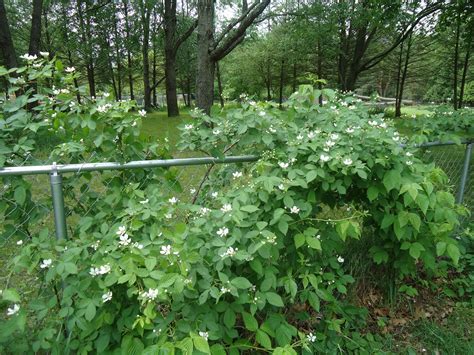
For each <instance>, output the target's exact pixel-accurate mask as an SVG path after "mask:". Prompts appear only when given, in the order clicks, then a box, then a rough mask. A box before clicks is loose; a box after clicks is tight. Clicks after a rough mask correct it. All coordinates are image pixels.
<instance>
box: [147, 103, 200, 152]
mask: <svg viewBox="0 0 474 355" xmlns="http://www.w3.org/2000/svg"><path fill="white" fill-rule="evenodd" d="M191 120H192V118H191V116H190V115H189V112H188V111H187V110H182V111H181V115H180V116H178V117H168V115H167V113H166V111H155V112H152V113H149V114H148V115H147V116H146V118H144V119H143V121H142V131H141V134H142V136H143V137H157V138H161V139H164V138H168V139H169V143H170V146H171V147H173V148H174V147H176V144H177V143H178V142H179V136H180V131H179V129H178V126H179V125H181V124H183V123H185V122H189V121H191ZM173 150H175V149H173Z"/></svg>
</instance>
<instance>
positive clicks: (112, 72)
mask: <svg viewBox="0 0 474 355" xmlns="http://www.w3.org/2000/svg"><path fill="white" fill-rule="evenodd" d="M104 36H105V38H106V43H107V48H108V52H107V62H108V63H107V64H108V67H109V70H110V77H111V78H112V88H113V89H114V96H115V100H119V98H118V97H119V94H118V89H117V82H116V80H115V75H114V66H113V64H112V57H111V55H110V42H109V41H108V40H107V34H104Z"/></svg>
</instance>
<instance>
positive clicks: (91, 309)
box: [84, 301, 96, 322]
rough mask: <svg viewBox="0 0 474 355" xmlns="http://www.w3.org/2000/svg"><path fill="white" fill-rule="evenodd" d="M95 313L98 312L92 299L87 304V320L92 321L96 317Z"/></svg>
mask: <svg viewBox="0 0 474 355" xmlns="http://www.w3.org/2000/svg"><path fill="white" fill-rule="evenodd" d="M95 313H96V310H95V305H94V303H93V302H92V301H90V302H89V303H88V304H87V307H86V312H85V313H84V317H85V318H86V320H87V321H89V322H90V321H91V320H92V319H93V318H94V316H95Z"/></svg>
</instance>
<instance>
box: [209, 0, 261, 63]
mask: <svg viewBox="0 0 474 355" xmlns="http://www.w3.org/2000/svg"><path fill="white" fill-rule="evenodd" d="M268 4H270V0H263V1H262V2H260V1H256V2H255V3H254V4H252V6H250V7H249V9H251V10H250V11H249V10H247V11H246V12H245V13H246V15H245V17H243V18H242V20H241V21H239V26H238V27H237V28H236V29H235V30H233V31H232V30H231V31H230V32H228V33H227V34H226V35H225V36H224V37H223V38H222V40H221V43H220V44H219V43H218V44H217V46H216V47H215V49H214V50H213V51H212V52H211V53H210V54H211V57H212V59H213V60H214V61H219V60H220V59H222V58H224V57H225V56H226V54H228V53H229V48H235V46H236V45H237V44H239V43H240V42H242V40H243V38H242V37H243V36H245V32H246V31H247V28H248V27H250V25H252V24H253V22H254V20H255V19H256V18H257V17H258V16H260V14H261V13H262V12H263V11H264V10H265V8H266V7H267V6H268ZM254 5H255V6H254ZM241 17H242V16H241Z"/></svg>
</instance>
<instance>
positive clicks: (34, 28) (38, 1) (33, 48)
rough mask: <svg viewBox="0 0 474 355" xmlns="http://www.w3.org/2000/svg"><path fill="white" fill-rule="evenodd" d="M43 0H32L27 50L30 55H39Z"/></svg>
mask: <svg viewBox="0 0 474 355" xmlns="http://www.w3.org/2000/svg"><path fill="white" fill-rule="evenodd" d="M42 10H43V0H33V14H32V16H31V31H30V45H29V48H28V52H29V53H30V54H31V55H37V56H38V55H39V50H40V41H41V12H42Z"/></svg>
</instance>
